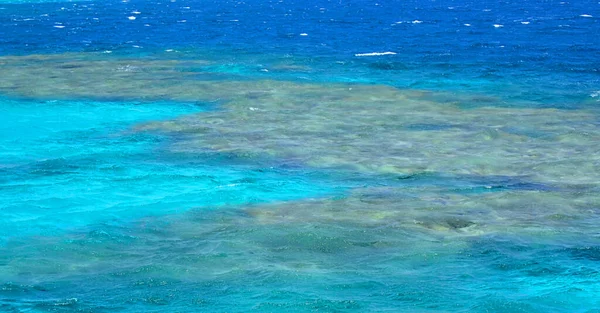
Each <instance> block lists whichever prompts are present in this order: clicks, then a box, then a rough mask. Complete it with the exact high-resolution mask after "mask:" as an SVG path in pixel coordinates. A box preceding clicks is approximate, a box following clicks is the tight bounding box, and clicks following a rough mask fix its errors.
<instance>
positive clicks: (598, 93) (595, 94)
mask: <svg viewBox="0 0 600 313" xmlns="http://www.w3.org/2000/svg"><path fill="white" fill-rule="evenodd" d="M590 97H592V98H600V90H598V91H594V92H592V93H591V94H590ZM598 100H600V99H598Z"/></svg>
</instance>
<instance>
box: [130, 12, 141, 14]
mask: <svg viewBox="0 0 600 313" xmlns="http://www.w3.org/2000/svg"><path fill="white" fill-rule="evenodd" d="M131 14H142V12H140V11H133V12H131Z"/></svg>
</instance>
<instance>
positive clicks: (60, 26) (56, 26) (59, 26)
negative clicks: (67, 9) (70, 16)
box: [54, 25, 65, 28]
mask: <svg viewBox="0 0 600 313" xmlns="http://www.w3.org/2000/svg"><path fill="white" fill-rule="evenodd" d="M54 28H65V26H63V25H54Z"/></svg>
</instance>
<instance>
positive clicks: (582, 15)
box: [579, 14, 593, 17]
mask: <svg viewBox="0 0 600 313" xmlns="http://www.w3.org/2000/svg"><path fill="white" fill-rule="evenodd" d="M579 16H581V17H593V16H591V15H589V14H581V15H579Z"/></svg>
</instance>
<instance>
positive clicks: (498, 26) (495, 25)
mask: <svg viewBox="0 0 600 313" xmlns="http://www.w3.org/2000/svg"><path fill="white" fill-rule="evenodd" d="M494 27H495V28H500V27H504V25H502V24H494Z"/></svg>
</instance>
